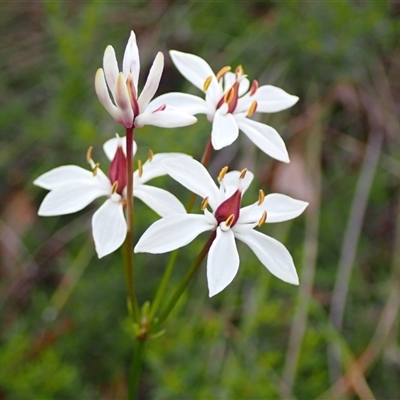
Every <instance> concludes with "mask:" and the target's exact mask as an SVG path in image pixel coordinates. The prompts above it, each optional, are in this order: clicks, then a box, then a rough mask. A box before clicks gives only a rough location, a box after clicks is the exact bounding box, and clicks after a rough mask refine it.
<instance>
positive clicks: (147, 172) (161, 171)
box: [134, 153, 192, 187]
mask: <svg viewBox="0 0 400 400" xmlns="http://www.w3.org/2000/svg"><path fill="white" fill-rule="evenodd" d="M176 157H187V158H192V156H188V155H187V154H183V153H158V154H154V155H153V158H152V160H151V161H150V160H147V161H146V162H145V163H144V164H143V166H142V176H139V171H137V170H136V171H135V175H134V185H135V187H136V185H140V184H143V183H145V182H148V181H149V180H151V179H153V178H157V177H159V176H163V175H166V174H167V169H166V167H165V165H164V161H165V160H167V159H169V158H171V159H172V158H176Z"/></svg>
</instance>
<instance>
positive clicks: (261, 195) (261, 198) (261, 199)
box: [257, 189, 265, 206]
mask: <svg viewBox="0 0 400 400" xmlns="http://www.w3.org/2000/svg"><path fill="white" fill-rule="evenodd" d="M264 199H265V194H264V191H263V190H262V189H260V190H259V191H258V203H257V205H258V206H261V204H262V203H264Z"/></svg>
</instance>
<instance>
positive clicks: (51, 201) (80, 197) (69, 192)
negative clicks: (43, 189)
mask: <svg viewBox="0 0 400 400" xmlns="http://www.w3.org/2000/svg"><path fill="white" fill-rule="evenodd" d="M94 182H97V181H94ZM108 193H110V191H108V192H107V191H106V190H105V189H104V188H103V187H101V186H99V185H98V184H92V185H88V184H87V183H86V182H85V183H84V184H82V182H80V181H78V182H74V183H69V184H67V185H63V186H58V187H56V188H55V189H53V190H52V191H51V192H50V193H48V194H47V196H46V197H45V198H44V199H43V202H42V204H41V205H40V208H39V211H38V214H39V215H41V216H45V217H49V216H53V215H65V214H71V213H74V212H77V211H80V210H82V209H83V208H85V207H86V206H87V205H88V204H90V203H91V202H92V201H93V200H94V199H97V198H98V197H100V196H104V195H107V194H108Z"/></svg>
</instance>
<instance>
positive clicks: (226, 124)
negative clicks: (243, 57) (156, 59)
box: [150, 50, 299, 162]
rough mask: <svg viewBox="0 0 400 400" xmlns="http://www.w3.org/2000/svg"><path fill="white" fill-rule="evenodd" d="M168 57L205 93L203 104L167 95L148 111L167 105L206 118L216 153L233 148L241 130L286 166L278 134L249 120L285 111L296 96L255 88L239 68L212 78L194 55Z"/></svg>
mask: <svg viewBox="0 0 400 400" xmlns="http://www.w3.org/2000/svg"><path fill="white" fill-rule="evenodd" d="M170 55H171V57H172V61H173V62H174V64H175V66H176V67H177V68H178V70H179V72H180V73H181V74H182V75H183V76H184V77H185V78H186V79H187V80H188V81H190V82H191V83H193V85H195V86H196V87H197V88H199V89H200V90H202V91H203V92H205V100H203V99H202V98H200V97H197V96H194V95H191V94H184V93H167V94H164V95H161V96H160V97H157V98H156V99H154V100H153V101H152V102H150V106H151V107H158V106H160V105H162V104H164V103H168V104H170V105H172V106H175V107H179V108H180V109H181V110H182V111H186V112H187V113H189V114H193V115H195V114H206V115H207V117H208V119H209V121H210V122H212V132H211V142H212V145H213V147H214V149H216V150H220V149H222V148H223V147H226V146H229V145H230V144H232V143H233V142H234V141H235V140H236V138H237V137H238V134H239V129H240V130H241V131H243V132H244V133H245V134H246V135H247V137H248V138H249V139H250V140H251V141H253V143H254V144H255V145H256V146H258V147H259V148H260V149H261V150H262V151H263V152H264V153H266V154H268V155H270V156H271V157H273V158H276V159H277V160H280V161H283V162H289V155H288V153H287V150H286V146H285V143H284V142H283V140H282V138H281V137H280V135H279V134H278V132H277V131H276V130H275V129H274V128H272V127H270V126H268V125H265V124H262V123H260V122H257V121H253V120H251V119H249V118H248V117H250V116H251V115H253V114H254V113H255V112H256V111H257V112H263V113H266V112H268V113H272V112H277V111H281V110H285V109H286V108H289V107H291V106H292V105H294V104H295V103H296V102H297V101H298V99H299V98H298V97H297V96H292V95H290V94H288V93H286V92H285V91H284V90H282V89H279V88H277V87H275V86H271V85H265V86H260V87H258V83H257V81H253V82H252V84H251V85H250V81H249V80H248V79H247V77H246V75H244V74H243V69H242V67H241V66H239V67H238V68H237V69H236V71H235V73H233V72H229V71H230V67H224V68H222V69H221V70H220V71H219V72H218V73H217V75H215V74H214V72H213V71H212V69H211V67H210V66H209V65H208V63H207V62H206V61H204V60H203V59H202V58H200V57H198V56H196V55H194V54H188V53H182V52H180V51H176V50H171V51H170Z"/></svg>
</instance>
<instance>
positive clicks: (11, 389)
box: [0, 0, 400, 399]
mask: <svg viewBox="0 0 400 400" xmlns="http://www.w3.org/2000/svg"><path fill="white" fill-rule="evenodd" d="M1 9H2V12H0V27H1V36H2V45H1V47H0V52H1V57H0V91H1V93H2V96H1V98H0V176H1V180H0V187H1V191H0V211H1V217H0V223H1V224H0V235H1V236H0V239H1V246H2V247H1V256H0V257H1V260H2V262H1V265H0V315H1V317H2V318H1V320H0V398H5V399H33V398H35V399H36V398H37V399H39V398H40V399H53V398H54V399H60V398H66V399H67V398H68V399H69V398H71V399H75V398H94V399H96V398H99V399H103V398H104V399H105V398H123V397H124V396H125V395H126V392H125V390H126V381H125V379H126V373H127V371H128V368H129V362H130V359H131V356H132V354H131V351H132V343H131V339H130V335H129V334H130V331H129V330H130V327H129V323H128V319H127V311H126V294H127V293H126V288H125V283H124V276H123V270H122V268H121V267H120V259H121V258H120V254H119V252H116V253H115V254H112V255H110V256H108V257H106V258H105V259H101V260H98V259H97V258H96V257H94V256H93V253H94V247H93V245H92V241H91V230H90V229H91V228H90V220H91V216H92V214H93V211H94V210H95V209H96V207H98V205H99V204H100V203H96V204H93V205H91V206H89V207H88V208H87V209H86V210H84V211H82V212H80V213H77V214H75V215H70V216H63V217H53V218H38V217H37V216H36V210H37V209H38V206H39V204H40V202H41V200H42V199H43V197H44V196H45V191H44V190H41V189H38V188H36V187H34V186H33V185H32V182H33V180H34V179H35V178H36V177H37V176H39V175H40V174H41V173H44V172H46V171H48V170H50V169H52V168H54V167H56V166H59V165H63V164H76V165H80V166H83V167H84V166H85V162H86V161H85V154H86V150H87V148H88V147H89V146H91V145H93V146H94V153H93V154H94V158H95V159H96V161H97V160H98V161H99V162H100V163H101V164H102V166H105V165H107V164H106V158H105V157H104V155H103V153H102V148H101V146H102V144H103V142H104V141H105V140H107V139H108V138H110V137H111V136H113V135H114V133H115V132H119V133H120V134H122V133H123V132H122V129H121V127H120V126H117V125H116V124H115V123H114V121H113V120H112V118H111V117H110V116H109V115H108V114H107V112H106V111H105V110H104V109H103V108H102V106H101V105H100V104H99V102H98V100H97V98H96V95H95V92H94V88H93V80H94V74H95V71H96V70H97V68H99V67H101V65H102V56H103V51H104V49H105V47H106V45H108V44H112V45H113V46H114V48H115V49H116V53H117V56H118V57H119V59H121V57H122V54H123V50H124V46H125V44H126V40H127V38H128V35H129V31H130V30H131V29H133V30H135V32H136V35H137V38H138V44H139V50H140V56H141V62H142V72H141V76H140V82H141V84H143V82H144V79H145V77H146V75H147V70H148V68H149V66H150V64H151V62H152V60H153V57H154V56H155V54H156V53H157V51H159V50H161V51H163V52H164V54H165V55H166V66H165V71H164V75H163V79H162V82H161V85H160V88H159V92H158V93H163V92H167V91H171V90H183V91H184V90H187V91H189V92H191V93H197V92H196V90H195V89H194V88H193V87H190V85H189V84H188V83H187V82H185V81H184V79H183V78H182V77H181V76H180V75H179V73H178V72H177V71H176V69H175V68H174V67H173V65H172V63H171V61H170V59H169V57H168V56H167V52H168V50H169V49H177V50H181V51H188V52H192V53H195V54H198V55H200V56H201V57H203V58H204V59H206V60H207V61H208V62H209V63H210V65H211V66H212V67H213V68H214V70H219V69H220V68H221V67H222V66H224V65H232V66H233V67H235V66H236V65H238V64H241V65H243V67H244V70H245V72H246V73H247V74H248V76H249V78H250V79H254V78H257V79H258V81H259V82H260V84H267V83H268V84H274V85H277V86H279V87H282V88H284V89H285V90H286V91H288V92H289V93H293V94H296V95H298V96H299V97H300V99H301V100H300V102H299V104H298V105H296V106H295V107H293V109H291V110H289V111H285V112H282V113H279V114H276V115H269V116H264V117H263V121H264V122H267V123H270V124H271V125H272V126H274V127H276V128H277V129H278V131H279V132H280V133H282V136H283V137H284V139H285V141H286V142H287V143H288V146H289V153H290V154H292V153H293V154H298V155H300V161H301V162H300V164H295V165H296V166H295V167H294V168H298V169H300V170H303V169H304V171H305V174H306V177H307V176H308V177H309V179H310V181H308V180H307V178H306V179H305V180H304V181H300V182H299V181H290V180H289V182H288V183H286V186H285V187H288V185H289V187H290V188H292V189H293V191H294V192H290V193H288V194H291V195H293V196H294V197H296V196H295V194H293V193H296V191H297V192H298V191H299V190H300V191H302V190H303V191H304V190H305V191H306V193H307V194H308V196H309V197H308V199H309V200H310V201H311V205H310V208H311V209H312V210H315V204H317V203H318V201H319V202H321V209H320V214H319V215H320V220H319V231H318V238H317V239H318V259H317V263H316V276H315V281H314V285H313V292H312V298H311V306H310V309H309V310H308V314H307V315H308V320H307V326H306V332H305V337H304V340H303V342H302V346H301V351H300V356H299V363H298V367H297V373H296V379H295V382H294V387H293V396H294V397H296V398H299V399H309V398H316V397H318V396H320V395H322V394H323V393H324V392H325V391H326V390H328V389H329V388H330V387H331V385H332V384H333V383H334V382H332V380H331V378H330V374H329V366H328V361H327V346H328V345H329V344H330V343H336V344H337V345H338V346H339V347H340V348H341V350H342V352H343V354H345V355H346V357H344V359H345V361H344V363H345V367H346V365H347V366H348V365H350V364H351V360H352V358H353V357H354V358H357V357H358V356H360V355H361V354H362V353H363V352H364V351H365V350H366V349H367V346H368V345H369V343H370V340H371V338H372V337H373V335H374V332H375V330H376V328H377V323H378V321H379V318H380V317H381V315H382V310H383V309H384V307H385V305H386V304H387V302H388V301H389V300H388V299H389V298H390V296H391V295H392V294H393V288H392V286H391V285H392V282H393V280H394V279H395V278H396V275H395V274H394V273H393V270H395V269H396V268H399V266H398V260H397V259H396V258H395V255H394V247H395V244H394V240H395V239H394V236H395V230H396V225H395V224H396V215H397V213H396V210H397V207H398V196H399V177H400V164H399V163H398V161H397V160H398V158H399V155H400V146H399V126H400V124H399V117H398V115H399V113H398V105H399V102H400V98H399V93H400V90H399V89H400V87H399V82H400V80H399V77H400V65H399V62H398V60H399V58H398V57H399V38H400V23H399V14H400V8H399V7H398V4H397V3H396V2H390V1H368V2H361V1H351V0H348V1H337V2H323V1H321V2H304V1H284V2H279V1H254V2H251V1H250V2H242V1H240V2H239V1H238V2H236V1H233V2H226V1H219V2H198V1H188V2H180V1H167V0H164V1H150V0H149V1H124V2H122V1H121V2H119V1H107V2H103V1H86V2H67V1H58V2H57V1H56V2H47V1H43V2H30V3H27V2H25V3H22V2H12V1H9V2H2V4H1ZM316 110H317V111H316ZM376 130H380V131H382V132H384V134H385V139H384V146H383V153H384V154H383V155H382V156H381V158H380V161H379V165H378V168H377V171H376V175H375V178H374V180H373V185H372V189H371V192H370V195H369V197H368V199H369V201H368V207H367V212H366V215H365V218H364V222H363V227H362V232H361V236H360V240H359V242H358V243H356V246H357V249H358V251H357V258H356V262H355V266H354V270H353V273H352V276H351V280H350V292H349V297H348V300H347V303H346V313H345V321H344V328H343V330H342V331H341V332H334V331H333V330H332V328H331V326H330V323H329V308H330V299H331V294H332V290H333V287H334V284H335V280H336V275H337V268H338V263H339V258H340V253H341V249H342V247H343V237H344V232H345V229H346V226H347V223H348V220H349V217H350V210H351V205H352V201H353V196H354V193H355V187H356V184H357V181H358V179H359V176H360V171H361V168H362V161H363V155H364V150H365V143H366V142H367V140H368V136H369V134H370V133H369V132H375V131H376ZM312 131H314V136H312V135H311V132H312ZM209 134H210V125H209V123H208V122H207V121H206V119H205V117H203V116H200V117H199V122H198V123H197V124H196V125H194V126H192V127H189V128H182V129H174V130H168V131H167V130H162V129H159V128H153V127H146V128H143V129H141V130H140V131H139V132H138V133H137V137H136V140H137V143H138V157H139V158H141V159H142V160H144V159H145V158H146V154H147V151H148V149H149V148H151V149H152V150H153V151H154V152H161V151H163V152H165V151H181V152H187V153H189V154H193V155H194V157H196V158H197V159H198V158H200V157H201V154H202V151H203V143H204V144H205V143H206V140H207V138H208V136H209ZM316 137H317V138H318V139H317V140H321V141H322V157H321V159H319V154H318V152H317V151H316V152H314V153H313V152H312V151H311V153H310V152H309V153H307V149H310V148H311V149H312V143H311V144H310V143H309V142H310V138H312V139H313V140H314V139H315V138H316ZM227 162H228V163H229V164H230V166H231V168H234V167H237V168H242V167H243V166H249V169H251V170H253V171H254V172H256V175H257V176H258V182H257V183H258V184H259V185H258V186H259V187H263V188H266V189H268V190H275V188H277V187H281V186H279V184H281V182H280V179H281V176H282V175H281V173H280V172H279V166H277V164H276V163H272V162H271V160H270V159H268V157H266V156H265V155H264V154H259V153H258V152H257V151H255V150H254V148H253V147H252V145H251V144H250V143H249V142H248V141H247V140H246V139H245V138H244V137H241V138H240V141H239V142H238V144H236V145H234V146H232V147H230V148H229V149H224V150H223V151H221V152H219V153H215V154H214V156H213V160H212V164H211V171H213V173H214V174H215V173H216V172H217V171H218V170H219V168H220V167H221V166H223V165H224V164H225V163H227ZM293 162H294V161H293ZM246 163H247V164H246ZM244 164H245V165H244ZM249 164H250V165H249ZM309 165H314V166H315V165H318V168H321V171H322V186H321V191H320V192H318V191H313V190H314V189H315V187H314V183H313V182H314V181H313V173H314V172H315V171H314V170H311V171H310V170H309ZM106 168H107V167H104V169H106ZM294 172H295V171H294V170H292V171H291V174H294ZM157 183H158V184H159V185H160V186H162V187H165V188H169V189H171V190H173V191H174V193H175V192H177V193H178V197H180V198H181V199H182V201H186V200H187V199H188V193H186V192H185V191H184V190H182V189H181V188H180V186H179V185H177V184H176V183H174V182H172V181H171V180H170V179H167V178H160V179H158V180H157ZM255 186H257V185H255ZM256 189H257V187H256V188H252V190H253V191H252V192H250V191H249V192H248V193H246V197H245V202H246V201H247V202H248V203H250V202H251V199H252V198H254V197H256V196H257V191H256ZM297 197H300V196H297ZM135 207H136V210H137V215H138V217H137V218H136V225H135V235H136V237H139V235H140V233H141V232H143V231H144V230H145V229H146V228H147V227H148V226H149V225H150V223H151V222H153V221H155V220H156V219H157V216H156V215H155V214H154V213H153V212H152V211H151V210H149V209H147V208H146V207H145V206H144V205H142V204H140V203H139V202H136V205H135ZM311 212H312V211H311ZM304 220H305V218H299V219H298V220H296V221H294V222H293V224H288V223H286V224H280V225H279V226H278V225H277V226H275V225H267V226H266V227H265V228H263V231H264V232H267V233H268V234H271V236H273V237H276V238H277V239H279V240H282V241H283V242H284V243H285V244H286V246H287V247H288V249H289V250H290V251H291V254H292V255H293V258H294V260H295V263H296V265H297V267H298V269H299V272H300V276H301V271H302V269H303V268H305V264H304V262H303V256H304V253H305V252H306V251H307V246H308V242H307V240H306V239H304V226H305V225H306V224H305V223H304ZM204 241H205V237H204V236H200V238H199V239H197V240H196V241H194V242H193V243H192V244H190V245H189V246H188V247H187V248H186V249H185V251H182V252H181V254H180V255H179V263H178V264H177V265H176V268H175V270H174V274H173V277H172V283H171V287H172V285H173V284H177V283H178V282H179V281H180V277H181V276H182V274H184V272H185V271H186V269H187V268H188V265H190V263H191V260H192V259H193V255H196V254H197V253H198V252H199V251H200V249H201V248H202V245H203V243H204ZM239 246H240V245H239ZM240 254H241V268H240V271H239V274H238V276H237V278H235V281H234V282H233V283H232V284H231V285H230V286H229V288H228V289H226V290H225V291H224V292H223V293H221V294H220V295H218V296H216V297H215V298H213V299H209V298H208V297H207V287H206V282H205V268H204V267H203V268H202V269H201V270H200V273H198V274H197V276H196V277H195V279H194V280H193V282H192V283H191V284H190V285H189V288H188V290H187V291H186V293H185V295H184V297H183V298H182V300H181V301H180V302H179V304H178V307H177V309H176V310H175V311H174V312H173V314H172V315H171V318H170V319H169V321H168V323H167V332H166V334H165V335H163V336H162V337H161V338H159V339H157V340H154V341H151V342H150V343H149V346H148V350H147V353H146V362H145V367H144V375H143V378H142V381H141V389H140V390H141V392H140V393H141V398H144V399H146V398H149V399H152V398H154V399H172V398H173V399H187V398H193V399H211V398H212V399H273V398H280V397H282V391H281V384H282V373H283V370H284V366H285V363H287V362H288V359H289V360H290V355H288V354H287V349H288V340H289V336H290V330H291V326H292V324H293V323H294V322H295V319H294V316H295V312H296V307H298V304H299V303H298V291H299V288H297V287H293V286H290V285H287V284H285V283H283V282H280V281H278V280H277V279H275V278H274V277H272V276H271V275H270V274H269V273H268V272H267V271H265V269H264V268H263V267H262V266H261V265H260V264H259V262H258V261H257V259H256V257H255V256H254V254H253V253H252V252H251V251H250V250H249V249H248V248H246V247H245V246H240ZM135 260H136V261H135V262H136V265H137V270H136V279H137V289H138V293H139V298H140V301H141V302H143V301H145V300H149V299H151V297H152V295H153V294H154V291H155V289H156V287H157V283H158V279H159V277H161V274H162V272H163V270H164V266H165V265H166V262H167V260H168V255H160V256H150V255H146V254H139V255H137V256H135ZM394 312H395V311H394ZM398 343H399V332H398V324H394V325H393V327H392V329H391V330H390V332H389V334H388V337H387V340H386V338H385V340H384V341H383V344H382V348H379V350H378V353H377V355H376V356H375V358H374V359H373V361H372V362H371V363H370V365H369V369H368V368H367V370H366V371H365V380H366V382H367V384H368V385H369V388H370V389H371V391H372V392H373V393H374V394H375V396H376V398H394V397H396V394H397V393H399V392H400V383H399V379H398V376H399V373H400V371H399V369H400V348H399V344H398ZM346 360H347V361H346ZM349 360H350V361H349ZM345 369H346V368H345ZM363 372H364V371H363ZM345 396H347V397H349V398H352V397H354V396H358V397H360V393H356V390H355V389H354V387H353V388H352V389H350V390H349V391H348V392H347V394H346V395H343V397H345Z"/></svg>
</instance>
